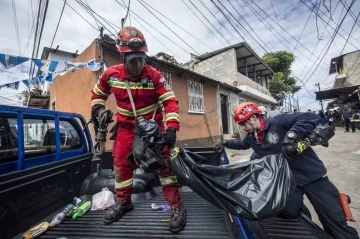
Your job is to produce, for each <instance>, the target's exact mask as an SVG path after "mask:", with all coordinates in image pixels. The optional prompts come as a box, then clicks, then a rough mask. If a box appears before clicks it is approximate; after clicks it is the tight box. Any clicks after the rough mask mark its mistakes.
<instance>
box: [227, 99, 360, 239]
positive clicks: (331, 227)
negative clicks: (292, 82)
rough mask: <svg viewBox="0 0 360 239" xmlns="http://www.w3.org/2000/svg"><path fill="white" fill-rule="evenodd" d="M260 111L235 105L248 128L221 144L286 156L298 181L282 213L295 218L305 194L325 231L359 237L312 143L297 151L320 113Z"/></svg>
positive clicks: (237, 119)
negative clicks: (271, 113)
mask: <svg viewBox="0 0 360 239" xmlns="http://www.w3.org/2000/svg"><path fill="white" fill-rule="evenodd" d="M261 113H262V112H261V110H259V108H258V106H257V105H256V104H255V103H252V102H244V103H242V104H240V105H239V106H238V107H237V108H236V109H235V112H234V120H235V122H236V123H238V124H239V126H240V127H241V128H242V130H244V131H245V132H247V136H246V137H245V138H244V139H243V140H235V139H234V140H229V141H226V142H223V143H222V145H223V146H225V147H227V148H230V149H238V150H241V149H242V150H245V149H249V148H252V149H253V150H254V152H255V153H256V155H257V156H258V157H259V158H262V157H265V156H266V155H271V154H282V155H283V156H284V157H285V158H286V159H288V164H289V166H290V168H291V172H292V174H293V175H294V178H295V180H296V183H297V187H296V188H295V190H294V192H293V193H292V194H291V196H290V198H289V200H288V203H287V205H286V208H285V209H284V211H283V212H282V216H283V217H285V218H296V217H297V216H298V214H299V212H300V211H301V207H302V204H303V198H304V195H306V196H307V197H308V199H309V200H310V202H311V204H312V205H313V206H314V208H315V211H316V213H317V214H318V216H319V219H320V222H321V224H322V225H323V228H324V230H325V231H326V232H327V233H329V234H330V235H331V236H332V237H334V238H359V236H358V233H357V231H356V229H354V228H352V227H350V226H348V225H347V223H346V220H345V216H344V212H343V210H342V207H341V204H340V199H339V190H338V189H337V188H336V186H335V185H334V184H333V183H332V182H331V181H330V180H329V178H328V176H327V175H326V173H327V170H326V168H325V165H324V164H323V162H322V161H321V160H320V159H319V157H318V156H317V154H316V153H315V151H314V150H313V149H312V148H311V147H308V148H307V149H305V150H304V151H302V152H301V153H300V154H299V153H298V151H297V142H298V141H299V140H302V139H304V138H306V137H308V136H309V135H310V134H311V133H312V132H313V130H314V129H315V128H316V126H317V125H318V124H319V121H320V117H319V116H318V115H316V114H313V113H293V114H279V115H276V116H274V117H269V118H264V117H262V116H261Z"/></svg>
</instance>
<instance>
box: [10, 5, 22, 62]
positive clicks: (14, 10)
mask: <svg viewBox="0 0 360 239" xmlns="http://www.w3.org/2000/svg"><path fill="white" fill-rule="evenodd" d="M12 9H13V15H14V24H15V33H16V41H17V45H18V50H19V54H20V55H21V43H20V35H19V26H18V22H17V15H16V5H15V0H12Z"/></svg>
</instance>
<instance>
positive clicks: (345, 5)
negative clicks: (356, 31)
mask: <svg viewBox="0 0 360 239" xmlns="http://www.w3.org/2000/svg"><path fill="white" fill-rule="evenodd" d="M339 1H340V2H341V4H342V5H344V7H348V5H347V3H346V1H345V3H343V1H342V0H339ZM350 16H351V17H352V18H353V19H354V20H355V14H354V12H353V11H351V10H350ZM355 23H356V24H357V25H358V26H359V27H360V24H359V22H358V17H357V18H356V20H355Z"/></svg>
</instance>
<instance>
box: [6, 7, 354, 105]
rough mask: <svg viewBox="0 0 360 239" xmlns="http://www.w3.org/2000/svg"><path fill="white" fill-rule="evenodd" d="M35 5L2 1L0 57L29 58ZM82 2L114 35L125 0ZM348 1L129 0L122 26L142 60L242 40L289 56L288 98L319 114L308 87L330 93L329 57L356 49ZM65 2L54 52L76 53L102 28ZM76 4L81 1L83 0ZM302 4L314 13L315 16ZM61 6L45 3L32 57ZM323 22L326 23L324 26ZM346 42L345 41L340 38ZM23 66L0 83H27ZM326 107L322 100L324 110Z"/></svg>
mask: <svg viewBox="0 0 360 239" xmlns="http://www.w3.org/2000/svg"><path fill="white" fill-rule="evenodd" d="M39 1H40V0H28V1H26V0H2V1H1V8H0V15H1V16H2V21H1V22H0V53H4V54H11V55H21V56H26V57H31V53H32V49H33V48H32V47H33V41H34V39H33V35H34V32H35V29H34V28H33V29H32V26H35V24H34V25H33V24H32V23H33V18H34V15H35V14H36V9H37V8H38V4H39ZM80 1H81V0H80ZM86 1H87V4H88V5H89V6H90V7H91V8H92V9H93V10H94V11H95V12H96V13H97V14H98V15H100V16H102V17H103V18H105V19H107V20H108V21H109V22H111V23H113V24H115V25H116V26H117V27H115V26H113V27H114V28H115V29H112V28H110V27H109V26H108V25H105V26H106V28H108V29H109V30H106V29H105V31H104V33H107V34H116V32H117V31H118V30H119V28H120V26H121V19H122V18H123V17H125V15H126V10H125V9H124V8H123V7H122V6H121V5H120V4H119V3H121V4H124V3H125V4H126V5H127V4H128V0H124V2H123V1H122V0H118V1H116V0H101V1H100V0H86ZM352 1H353V0H325V1H323V0H286V1H285V0H256V1H249V0H223V1H221V4H222V5H221V4H220V3H219V1H218V0H166V1H165V0H151V1H149V0H145V1H144V2H145V3H143V1H142V0H131V1H130V2H131V3H130V12H129V16H128V18H127V21H126V23H125V25H132V26H134V27H137V28H138V29H139V30H141V31H142V32H143V33H144V35H145V37H146V40H147V44H148V48H149V55H155V54H156V53H158V52H165V53H167V54H169V55H172V56H174V57H175V59H176V60H177V61H178V62H180V63H184V62H187V61H189V60H190V53H193V54H196V55H198V54H203V53H206V52H211V51H214V50H217V49H220V48H223V47H224V46H229V45H230V44H231V45H232V44H236V43H239V42H243V41H246V42H247V43H248V44H249V45H250V46H251V47H252V48H253V49H254V50H255V52H256V53H257V54H258V55H259V56H263V55H264V54H265V53H266V52H272V51H279V50H288V51H290V52H293V53H294V55H295V57H296V60H295V62H294V63H293V65H292V68H291V69H292V75H293V76H295V77H296V78H297V79H299V80H298V83H297V84H298V85H300V86H302V89H301V90H300V91H299V92H298V93H296V94H295V98H296V97H298V98H299V101H300V109H301V110H304V111H305V110H307V109H312V110H319V109H320V104H319V102H317V101H315V93H314V92H315V91H318V89H317V87H316V86H315V84H316V83H318V82H320V86H321V89H330V88H332V86H333V82H334V79H335V74H332V75H329V74H328V72H329V66H330V60H331V58H334V57H337V56H339V55H340V54H346V53H348V52H352V51H355V50H358V49H359V48H360V29H359V25H360V19H358V22H357V24H355V26H354V23H355V20H354V19H355V18H356V17H357V16H358V15H359V12H360V1H355V3H354V4H353V6H352V8H351V11H349V12H348V14H347V15H346V12H347V9H348V6H349V5H350V4H351V3H352ZM66 2H67V4H66V5H65V8H64V12H63V16H62V18H61V21H60V24H59V27H58V31H57V34H56V36H55V39H54V43H53V48H55V47H56V46H57V45H59V49H60V50H63V51H69V52H76V51H77V50H78V52H79V53H81V52H82V51H83V50H84V49H85V48H86V47H87V46H88V45H89V44H90V43H91V42H92V41H93V40H94V39H95V38H97V37H98V36H99V31H98V30H97V29H98V28H99V27H100V26H101V24H104V23H99V22H96V21H95V19H94V17H93V16H91V15H90V14H89V13H88V12H86V11H85V10H84V9H83V8H82V6H81V5H80V4H79V3H78V2H79V0H78V1H76V0H67V1H66ZM82 2H84V3H85V0H82ZM118 2H119V3H118ZM13 3H15V7H16V22H17V25H18V31H19V42H20V47H19V44H18V40H17V34H16V30H15V29H16V27H15V26H16V25H15V21H14V11H13V7H12V6H13ZM141 3H143V5H142V4H141ZM125 4H124V5H125ZM305 4H306V5H307V6H309V7H310V8H311V9H313V10H314V11H315V12H317V13H318V16H316V14H315V13H314V12H312V11H311V9H309V8H308V7H307V6H306V5H305ZM324 4H325V5H324ZM330 4H331V7H330ZM344 4H345V5H346V8H344ZM63 5H64V2H63V1H60V0H57V1H55V0H49V5H48V10H47V15H46V19H45V24H44V29H43V36H42V39H41V43H40V50H39V55H38V58H40V54H41V52H42V50H43V48H44V47H50V45H51V42H52V39H53V37H54V34H55V29H56V26H57V24H58V22H59V17H60V14H61V10H62V8H63ZM144 6H145V7H147V8H148V9H149V10H150V11H151V12H152V13H153V14H154V15H155V16H156V17H157V18H159V19H160V20H161V21H159V19H157V18H156V17H155V16H154V15H152V13H151V12H150V11H149V10H148V9H146V8H145V7H144ZM71 7H72V8H73V9H75V10H76V11H77V13H76V12H75V11H74V10H73V9H72V8H71ZM195 7H196V8H195ZM189 8H190V9H189ZM219 8H220V10H219ZM225 8H226V9H227V10H226V9H225ZM154 9H156V10H157V11H155V10H154ZM330 9H331V13H330V12H329V11H328V10H330ZM198 10H199V11H198ZM224 14H225V15H226V16H224ZM230 14H231V15H232V16H234V17H235V18H236V20H237V21H238V22H239V23H241V25H242V26H243V27H244V28H245V29H243V28H242V27H241V26H240V25H239V23H238V22H237V21H235V20H234V19H233V18H232V16H231V15H230ZM345 15H346V17H345V18H344V16H345ZM95 16H96V15H95ZM139 17H140V18H142V20H141V19H140V18H139ZM204 17H206V18H204ZM330 17H331V19H329V18H330ZM83 18H84V19H86V21H85V20H84V19H83ZM321 18H322V19H321ZM199 19H200V20H199ZM343 19H344V20H343ZM342 20H343V21H342ZM87 21H88V22H87ZM171 21H172V22H171ZM230 21H231V23H230ZM324 21H325V23H324ZM328 21H329V25H328V26H326V24H327V22H328ZM341 22H342V24H341V28H340V29H339V30H338V34H337V35H336V37H335V38H334V41H333V42H332V44H331V45H330V47H329V44H328V43H329V42H330V40H331V38H332V35H333V34H334V32H335V30H336V29H337V26H338V24H339V23H341ZM163 23H165V25H166V26H165V25H164V24H163ZM174 23H175V24H177V25H178V26H179V27H181V28H182V29H181V28H179V27H178V26H176V25H175V24H174ZM306 23H307V24H306ZM90 24H91V25H92V26H91V25H90ZM353 26H354V28H353V29H352V27H353ZM234 27H235V28H234ZM94 28H95V29H94ZM32 30H33V31H32ZM184 30H185V31H184ZM351 31H352V33H351V36H350V37H349V33H350V32H351ZM255 33H256V34H255ZM250 35H251V36H252V37H251V36H250ZM348 37H349V40H348V41H346V39H347V38H348ZM319 38H320V39H321V40H319ZM327 49H329V50H328V51H327ZM326 52H327V53H326ZM325 53H326V54H325ZM89 60H90V59H89ZM29 69H30V66H29V64H28V63H24V64H22V65H19V66H17V67H14V68H13V69H10V70H4V69H0V85H1V84H5V83H11V82H14V81H18V80H23V79H27V78H28V75H29ZM25 89H26V87H25V86H24V85H23V84H21V86H20V88H19V90H11V89H5V88H2V89H0V104H11V105H17V104H19V103H18V102H19V101H20V100H19V93H21V91H23V90H25ZM5 98H6V99H5ZM326 104H327V103H326V102H325V103H324V108H325V107H326Z"/></svg>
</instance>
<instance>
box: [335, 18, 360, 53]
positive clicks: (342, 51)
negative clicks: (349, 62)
mask: <svg viewBox="0 0 360 239" xmlns="http://www.w3.org/2000/svg"><path fill="white" fill-rule="evenodd" d="M359 16H360V12H359V14H358V15H357V17H356V19H355V22H354V24H353V26H352V28H351V31H350V33H349V36H348V37H347V39H346V42H345V44H344V47H343V49H342V50H341V52H340V55H342V53H343V51H344V49H345V47H346V44H347V43H348V41H349V38H350V36H351V33H352V31H353V30H354V27H355V25H356V22H357V20H358V19H359Z"/></svg>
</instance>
